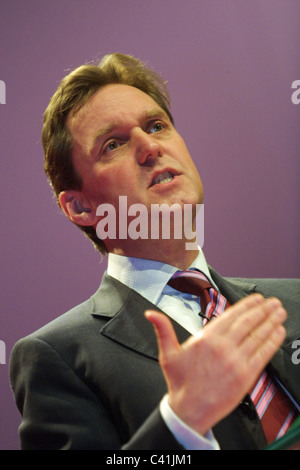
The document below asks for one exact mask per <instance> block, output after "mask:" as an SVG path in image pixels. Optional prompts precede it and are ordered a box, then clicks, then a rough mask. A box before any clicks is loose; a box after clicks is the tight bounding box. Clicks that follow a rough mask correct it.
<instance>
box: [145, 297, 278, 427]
mask: <svg viewBox="0 0 300 470" xmlns="http://www.w3.org/2000/svg"><path fill="white" fill-rule="evenodd" d="M145 315H146V318H148V320H149V321H150V322H151V323H152V324H153V325H154V328H155V332H156V335H157V340H158V346H159V362H160V365H161V367H162V370H163V373H164V376H165V379H166V382H167V386H168V394H169V405H170V406H171V408H172V409H173V411H174V412H175V413H176V414H177V416H178V417H179V418H181V419H182V420H183V421H184V422H185V423H186V424H187V425H189V426H190V427H191V428H193V429H194V430H195V431H197V432H198V433H199V434H202V435H204V434H206V432H207V431H208V430H209V429H211V428H212V426H214V425H215V424H216V423H218V422H219V421H220V420H221V419H223V418H224V417H225V416H227V415H228V414H229V413H230V412H231V411H232V410H233V409H234V408H235V407H236V406H237V405H238V404H239V402H240V401H241V400H242V399H243V398H244V396H245V395H246V393H248V392H249V391H250V389H251V387H252V386H253V385H254V383H255V380H257V379H258V377H259V374H260V373H261V372H262V371H263V369H264V367H265V366H266V365H267V363H268V362H269V361H270V359H271V358H272V356H273V355H274V354H275V352H276V351H277V349H278V348H279V346H280V345H281V344H282V342H283V340H284V338H285V334H286V333H285V329H284V327H283V326H282V323H283V322H284V321H285V320H286V318H287V313H286V311H285V310H284V308H283V307H282V305H281V303H280V301H279V300H278V299H268V300H265V299H264V298H263V297H262V296H261V295H260V294H253V295H251V296H248V297H246V298H245V299H243V300H241V301H239V302H238V303H236V304H235V305H233V306H232V307H229V308H228V309H227V310H226V311H225V312H224V313H223V314H222V316H220V317H218V318H216V319H214V320H212V321H211V322H210V323H208V324H207V325H206V326H205V327H204V328H203V329H201V330H200V331H199V333H198V334H196V335H195V336H192V337H190V338H189V339H188V340H187V341H186V342H184V343H183V344H182V345H180V344H179V343H178V340H177V337H176V334H175V331H174V329H173V327H172V324H171V322H170V320H169V318H168V317H167V316H166V315H163V314H161V313H159V312H156V311H154V310H150V311H147V312H146V313H145Z"/></svg>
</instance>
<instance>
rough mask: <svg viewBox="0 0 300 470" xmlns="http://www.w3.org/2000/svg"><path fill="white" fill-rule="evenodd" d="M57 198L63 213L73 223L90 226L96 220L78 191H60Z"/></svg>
mask: <svg viewBox="0 0 300 470" xmlns="http://www.w3.org/2000/svg"><path fill="white" fill-rule="evenodd" d="M58 199H59V203H60V205H61V208H62V210H63V212H64V214H65V215H66V217H68V219H69V220H71V222H73V223H74V224H77V225H82V226H92V225H95V223H96V222H97V217H96V214H95V212H94V211H93V210H92V209H91V207H89V205H88V204H87V202H86V201H85V199H84V197H83V195H82V193H81V192H80V191H62V192H61V193H60V194H59V196H58Z"/></svg>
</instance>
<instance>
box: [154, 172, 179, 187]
mask: <svg viewBox="0 0 300 470" xmlns="http://www.w3.org/2000/svg"><path fill="white" fill-rule="evenodd" d="M175 176H176V175H175V174H174V173H173V172H172V171H164V172H162V173H159V174H157V175H156V176H155V177H154V178H153V180H152V183H151V184H150V187H151V186H154V185H156V184H167V183H170V181H172V180H173V179H174V177H175Z"/></svg>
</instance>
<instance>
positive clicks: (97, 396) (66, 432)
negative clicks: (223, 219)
mask: <svg viewBox="0 0 300 470" xmlns="http://www.w3.org/2000/svg"><path fill="white" fill-rule="evenodd" d="M211 273H212V276H213V279H214V281H215V282H216V284H217V285H218V286H219V288H220V290H221V292H222V293H223V295H225V297H227V299H228V300H229V302H230V303H232V304H233V303H234V302H236V301H237V300H239V299H240V298H242V297H244V296H246V295H248V294H250V293H252V292H254V291H260V292H262V293H263V294H264V295H265V296H277V297H280V298H281V300H282V302H283V304H284V306H285V307H286V309H287V311H288V314H289V319H288V322H287V324H286V326H287V338H286V341H285V344H284V346H283V347H282V348H281V349H280V350H279V351H278V353H277V354H276V355H275V357H274V358H273V360H272V362H271V364H270V369H271V371H272V372H273V373H275V374H276V375H277V376H278V377H279V378H280V380H281V381H282V382H283V384H284V385H285V386H286V387H287V389H288V390H289V392H290V393H291V394H292V395H293V397H294V398H295V399H296V400H297V401H298V403H299V402H300V386H299V384H300V365H296V364H293V362H292V360H291V355H292V353H293V352H294V350H293V349H292V347H291V345H292V342H293V341H294V340H295V339H296V338H299V337H300V295H299V291H300V289H299V287H300V281H298V280H256V281H254V280H242V279H224V278H222V277H221V276H219V275H218V274H217V273H216V272H215V271H214V270H211ZM149 308H155V309H156V307H155V306H153V305H152V304H150V303H149V302H148V301H147V300H146V299H144V298H143V297H141V296H140V295H139V294H137V293H136V292H135V291H133V290H131V289H129V288H128V287H126V286H125V285H123V284H121V283H120V282H118V281H116V280H115V279H113V278H111V277H109V276H108V275H107V274H105V275H104V277H103V280H102V283H101V286H100V288H99V290H98V291H97V292H96V293H95V294H94V295H93V296H92V297H91V298H90V299H89V300H87V301H86V302H84V303H83V304H81V305H79V306H77V307H76V308H74V309H72V310H71V311H69V312H67V313H66V314H64V315H62V316H61V317H59V318H57V319H56V320H54V321H53V322H51V323H50V324H48V325H46V326H45V327H43V328H41V329H40V330H38V331H36V332H35V333H33V334H32V335H30V336H28V337H26V338H24V339H22V340H20V341H19V342H18V343H17V344H16V345H15V347H14V349H13V351H12V355H11V361H10V374H11V384H12V388H13V391H14V393H15V398H16V403H17V406H18V408H19V410H20V412H21V414H22V417H23V420H22V424H21V426H20V429H19V432H20V439H21V446H22V448H23V449H154V450H163V449H165V450H179V449H181V446H180V445H179V444H178V442H177V441H176V440H175V439H174V437H173V436H172V434H171V433H170V432H169V430H168V429H167V427H166V425H165V424H164V422H163V420H162V418H161V416H160V413H159V408H158V404H159V402H160V400H161V398H162V396H163V395H164V394H165V393H166V384H165V380H164V378H163V375H162V372H161V369H160V366H159V364H158V348H157V342H156V337H155V335H154V330H153V326H152V325H151V324H150V322H149V321H148V320H146V319H145V317H144V311H145V310H146V309H149ZM174 327H175V330H176V332H177V335H178V339H179V341H180V342H182V341H184V340H185V339H186V338H187V337H188V333H187V332H186V331H185V330H184V329H183V328H181V327H180V326H179V325H178V324H176V323H175V322H174ZM213 431H214V434H215V436H216V438H217V440H218V441H219V443H220V446H221V448H222V449H256V448H263V447H264V446H265V445H266V442H265V439H264V435H263V432H262V429H261V426H260V423H259V420H258V418H257V415H256V412H255V410H254V409H253V406H252V404H251V402H250V401H249V400H248V399H247V397H245V400H244V401H243V402H242V403H241V404H240V405H239V406H238V407H237V409H236V410H235V411H234V412H233V413H231V414H230V415H229V416H228V417H227V418H225V419H224V420H223V421H221V422H220V423H219V424H218V425H217V426H215V428H214V429H213Z"/></svg>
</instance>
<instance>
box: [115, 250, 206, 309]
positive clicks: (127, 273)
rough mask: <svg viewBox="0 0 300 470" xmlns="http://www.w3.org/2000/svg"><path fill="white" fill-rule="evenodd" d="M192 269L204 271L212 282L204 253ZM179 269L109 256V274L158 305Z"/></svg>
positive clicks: (197, 258) (154, 262)
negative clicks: (166, 287) (169, 282)
mask: <svg viewBox="0 0 300 470" xmlns="http://www.w3.org/2000/svg"><path fill="white" fill-rule="evenodd" d="M190 268H194V269H198V270H200V271H202V272H203V273H204V274H205V275H206V276H207V277H208V279H209V280H210V281H211V282H212V279H211V276H210V272H209V269H208V265H207V263H206V260H205V257H204V254H203V251H202V250H201V248H200V247H199V253H198V256H197V257H196V259H195V260H194V261H193V263H192V264H191V266H190ZM176 271H178V268H176V267H175V266H171V265H169V264H165V263H161V262H159V261H153V260H148V259H142V258H134V257H127V256H122V255H116V254H113V253H109V254H108V265H107V273H108V274H109V275H110V276H112V277H114V278H115V279H117V280H118V281H120V282H122V283H123V284H125V285H127V286H128V287H130V288H131V289H134V290H135V291H137V292H138V293H139V294H140V295H142V296H143V297H145V298H146V299H148V300H149V301H150V302H152V303H154V304H156V303H157V301H158V299H159V298H160V296H161V294H162V291H163V290H164V288H165V286H166V284H167V283H168V281H169V280H170V279H171V277H172V275H173V274H174V273H175V272H176Z"/></svg>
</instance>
